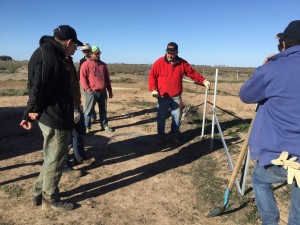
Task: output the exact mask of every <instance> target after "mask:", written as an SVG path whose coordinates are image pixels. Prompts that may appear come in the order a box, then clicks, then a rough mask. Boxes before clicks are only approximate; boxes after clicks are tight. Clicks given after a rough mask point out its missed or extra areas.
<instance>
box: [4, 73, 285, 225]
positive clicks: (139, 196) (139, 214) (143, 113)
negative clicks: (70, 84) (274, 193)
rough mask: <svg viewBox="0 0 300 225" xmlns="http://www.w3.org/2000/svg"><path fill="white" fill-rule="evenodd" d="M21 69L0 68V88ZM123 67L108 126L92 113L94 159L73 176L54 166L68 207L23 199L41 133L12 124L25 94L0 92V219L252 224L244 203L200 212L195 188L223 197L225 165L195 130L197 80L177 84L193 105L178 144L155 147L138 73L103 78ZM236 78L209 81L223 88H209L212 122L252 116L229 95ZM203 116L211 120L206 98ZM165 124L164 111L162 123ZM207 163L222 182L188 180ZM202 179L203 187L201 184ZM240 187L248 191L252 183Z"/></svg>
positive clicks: (37, 160)
mask: <svg viewBox="0 0 300 225" xmlns="http://www.w3.org/2000/svg"><path fill="white" fill-rule="evenodd" d="M25 73H26V70H20V71H19V73H18V74H15V75H14V76H13V77H10V78H9V79H8V76H6V75H5V76H4V75H3V76H0V77H1V78H2V79H1V81H0V89H7V88H24V87H26V80H25V79H26V76H25ZM124 76H126V77H130V78H131V79H132V81H133V83H113V84H112V85H113V93H114V97H113V98H112V99H110V100H109V102H108V117H109V124H110V126H111V127H113V128H114V129H115V132H113V133H105V132H103V131H100V126H99V122H98V121H96V122H95V123H94V124H93V125H92V133H91V134H89V135H87V136H86V137H85V147H86V153H87V155H88V156H89V157H92V158H94V159H95V162H94V163H93V164H91V165H80V166H77V167H75V168H76V169H81V170H83V171H84V172H85V174H84V176H82V177H77V176H75V174H74V173H72V172H71V173H63V176H62V179H61V182H60V190H61V197H62V199H69V200H70V201H71V202H76V204H77V207H76V209H75V210H73V211H69V212H57V211H44V210H42V208H41V207H33V206H31V190H32V186H33V184H34V182H35V179H36V178H37V176H38V174H39V171H40V168H41V164H42V162H43V157H42V136H41V132H40V130H39V128H38V126H37V124H35V127H34V129H33V130H32V131H30V132H28V131H25V130H23V129H22V128H21V127H19V123H20V121H21V118H22V114H23V110H24V107H25V105H26V102H27V99H28V96H10V97H7V96H0V103H1V104H0V118H1V119H0V160H1V164H0V187H1V188H0V199H1V201H0V224H1V225H13V224H95V225H112V224H118V225H119V224H120V225H121V224H122V225H123V224H124V225H125V224H128V225H140V224H147V225H175V224H176V225H191V224H199V225H219V224H220V225H233V224H259V220H257V218H256V219H254V222H253V220H252V222H249V223H247V220H245V219H242V217H243V215H245V214H246V213H249V208H251V206H249V205H246V206H242V205H241V204H239V205H235V207H233V208H232V209H231V210H230V211H229V212H228V213H227V214H226V215H224V216H223V215H222V216H219V217H215V218H207V214H208V213H209V212H210V211H211V210H212V209H213V208H214V207H215V206H216V205H213V204H212V203H211V202H209V201H207V198H205V197H204V196H207V195H214V192H215V190H217V191H219V192H220V193H221V197H220V196H218V199H217V200H215V202H218V205H222V203H223V198H222V197H223V196H222V194H223V193H224V192H225V187H226V183H227V181H228V179H229V178H230V175H231V171H230V170H229V166H228V163H227V162H226V156H225V151H224V148H223V146H222V144H220V141H218V142H217V144H214V145H213V148H212V147H211V146H212V145H211V140H210V133H209V130H210V128H209V126H208V125H207V126H206V127H205V136H204V138H203V139H201V138H200V135H201V124H202V115H203V114H202V113H203V102H204V88H203V87H200V86H196V85H194V84H191V83H184V87H185V88H188V89H189V90H193V91H186V92H184V94H183V100H184V102H185V104H186V105H190V106H191V107H192V108H193V109H194V113H193V114H188V115H187V117H186V120H185V121H183V123H182V126H181V136H180V141H181V143H182V144H181V145H180V146H176V147H174V146H172V145H166V146H160V145H158V144H157V140H156V136H155V134H156V101H155V99H154V98H152V97H151V96H150V93H149V92H148V90H147V83H146V81H145V79H144V77H138V76H134V75H128V74H126V75H124V74H116V75H114V76H113V77H112V79H118V78H119V77H124ZM240 86H241V83H221V84H219V85H218V89H219V90H220V91H222V90H223V91H226V92H227V93H228V92H229V91H230V92H231V93H232V94H231V95H222V94H220V95H218V96H217V99H216V100H217V112H218V116H219V120H220V121H225V122H226V121H227V120H233V119H236V120H240V119H243V120H246V121H248V122H249V120H250V118H251V117H252V114H253V110H254V106H253V105H245V104H243V103H241V102H240V100H239V99H238V97H237V93H238V90H239V88H240ZM209 93H210V95H209V97H208V101H209V102H210V103H212V102H213V90H211V91H210V92H209ZM82 100H83V98H82ZM97 111H98V110H97ZM192 116H193V117H197V118H196V119H195V118H194V119H192V118H191V117H192ZM206 118H207V119H208V120H209V121H210V120H211V104H208V108H207V115H206ZM195 121H196V122H195ZM169 123H170V119H169V120H168V126H167V129H169ZM221 125H224V126H225V125H226V123H222V124H221ZM227 125H228V124H227ZM215 129H216V128H215ZM226 131H227V132H228V130H226ZM215 132H216V133H217V132H218V131H217V129H216V130H215ZM224 136H225V139H226V142H227V141H228V143H231V144H232V145H233V144H235V146H236V148H237V149H238V148H239V147H240V146H241V144H242V141H243V138H244V135H243V134H240V135H239V136H236V137H233V136H230V135H227V134H226V132H224ZM71 153H72V151H71ZM236 155H237V154H235V157H236ZM213 162H214V163H216V165H217V167H216V168H215V171H214V172H216V173H217V174H219V177H222V178H223V179H224V180H225V183H222V186H219V185H218V183H214V180H212V177H210V176H209V175H207V176H202V177H200V180H199V179H198V180H196V181H195V177H194V175H195V173H198V172H199V171H205V169H206V167H207V165H208V166H209V165H210V164H211V163H213ZM234 162H235V161H234ZM221 164H222V166H221V167H220V165H221ZM220 168H221V169H220ZM208 183H210V184H212V186H209V187H207V184H208ZM202 187H203V188H202ZM247 187H248V188H249V189H248V190H249V192H250V196H253V193H252V191H251V188H250V187H251V184H249V183H248V184H247ZM251 193H252V194H251ZM211 197H213V196H211ZM211 197H210V198H211ZM250 198H251V197H250ZM252 204H253V203H252ZM253 205H255V204H253ZM252 208H253V206H252ZM286 208H287V205H284V206H282V207H281V212H282V221H281V224H286V214H287V212H286V211H287V209H286ZM251 210H252V209H251ZM249 221H250V220H249Z"/></svg>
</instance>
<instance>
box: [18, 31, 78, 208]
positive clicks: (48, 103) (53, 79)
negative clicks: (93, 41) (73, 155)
mask: <svg viewBox="0 0 300 225" xmlns="http://www.w3.org/2000/svg"><path fill="white" fill-rule="evenodd" d="M39 44H40V46H39V48H37V49H36V50H35V52H34V53H33V54H32V56H31V58H30V61H29V64H28V88H29V100H28V102H27V107H26V109H25V112H24V117H23V120H22V121H21V123H20V126H22V127H23V128H24V129H26V130H30V129H31V128H32V126H33V124H32V123H33V121H34V120H38V124H39V127H40V129H41V131H42V133H43V137H44V144H43V151H44V163H43V166H42V170H41V172H40V175H39V177H38V180H37V182H36V184H35V186H34V188H33V205H35V206H39V205H42V206H43V208H48V207H50V208H53V209H56V210H61V211H65V210H71V209H73V208H74V205H73V204H72V203H68V202H65V201H61V200H60V198H59V188H58V183H59V180H60V178H61V175H62V171H63V169H64V166H65V162H66V155H67V152H68V144H69V141H70V133H71V132H70V131H71V130H72V129H73V126H74V116H75V117H76V119H78V115H77V114H76V111H75V114H74V106H73V98H72V91H71V85H70V75H69V71H68V67H67V66H66V65H65V63H64V59H65V58H66V57H69V56H70V55H73V54H74V53H75V51H76V49H77V46H82V42H80V41H79V40H78V39H77V34H76V31H75V30H74V29H73V28H72V27H70V26H68V25H61V26H59V27H57V28H56V29H55V30H54V36H43V37H42V38H41V39H40V43H39Z"/></svg>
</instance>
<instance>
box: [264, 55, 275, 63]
mask: <svg viewBox="0 0 300 225" xmlns="http://www.w3.org/2000/svg"><path fill="white" fill-rule="evenodd" d="M274 55H276V54H275V53H272V54H271V55H268V56H267V57H266V58H265V60H264V61H263V64H266V63H267V62H269V59H270V58H271V57H272V56H274Z"/></svg>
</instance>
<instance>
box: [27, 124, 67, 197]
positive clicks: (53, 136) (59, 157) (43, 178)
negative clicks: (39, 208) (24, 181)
mask: <svg viewBox="0 0 300 225" xmlns="http://www.w3.org/2000/svg"><path fill="white" fill-rule="evenodd" d="M39 127H40V128H41V131H42V133H43V137H44V144H43V151H44V163H43V166H42V170H41V172H40V175H39V177H38V180H37V182H36V184H35V185H34V188H33V195H34V196H39V195H43V197H44V198H46V199H47V200H51V201H56V200H58V199H59V188H58V183H59V181H60V178H61V175H62V172H63V169H64V166H65V163H66V156H67V153H68V143H69V140H70V131H69V130H59V129H53V128H51V127H48V126H45V125H44V124H42V123H39Z"/></svg>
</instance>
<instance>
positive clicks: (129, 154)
mask: <svg viewBox="0 0 300 225" xmlns="http://www.w3.org/2000/svg"><path fill="white" fill-rule="evenodd" d="M199 131H200V129H199V128H197V129H193V130H188V131H186V132H185V135H183V136H184V137H185V138H188V139H187V140H185V141H186V142H188V141H189V140H193V139H194V138H195V134H198V133H199ZM149 136H150V137H149ZM139 138H141V137H136V138H134V139H133V140H135V141H138V140H139ZM142 138H143V139H142V142H143V141H145V140H148V139H151V138H153V137H151V135H148V136H143V137H142ZM145 138H146V139H145ZM133 140H131V141H133ZM127 144H128V143H126V141H123V142H121V143H113V144H112V145H111V149H110V150H112V149H114V148H116V149H117V150H116V151H112V152H110V154H109V153H106V154H107V155H106V159H104V161H103V165H105V164H106V163H107V164H111V163H117V162H120V161H124V159H122V157H125V158H126V160H129V159H132V158H138V157H141V156H144V155H146V154H152V153H154V152H157V151H162V150H163V147H159V146H156V147H154V145H150V146H148V147H147V146H146V145H144V146H143V148H141V147H142V146H141V145H136V146H130V148H126V145H127ZM210 144H211V141H210V139H202V140H201V139H200V138H198V139H197V138H196V141H195V140H193V143H191V144H189V145H185V146H183V147H182V148H181V149H180V150H179V151H175V152H174V154H172V155H169V154H168V156H167V157H165V158H162V159H159V160H157V161H155V162H152V163H149V164H146V165H143V166H140V167H138V168H135V169H132V170H128V171H125V172H122V173H119V174H117V175H113V176H110V177H107V178H104V179H101V180H97V181H94V182H90V183H88V184H84V185H82V186H79V187H76V188H74V189H73V190H70V191H67V192H64V193H63V195H64V196H70V197H69V200H70V201H74V202H81V201H84V200H85V199H89V198H93V197H97V196H100V195H103V194H106V193H109V192H111V191H114V190H117V189H120V188H123V187H126V186H128V185H131V184H134V183H136V182H140V181H143V180H146V179H149V178H151V177H153V176H156V175H158V174H161V173H164V172H166V171H169V170H172V169H175V168H178V167H180V166H183V165H186V164H189V163H192V162H194V161H195V160H197V159H199V158H201V157H203V156H205V155H207V154H210V153H211V152H214V151H216V150H218V149H220V148H222V146H221V145H220V144H215V145H214V149H211V145H210ZM122 146H123V147H124V146H125V147H124V148H123V149H122ZM127 147H128V146H127ZM110 159H114V160H110Z"/></svg>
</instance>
